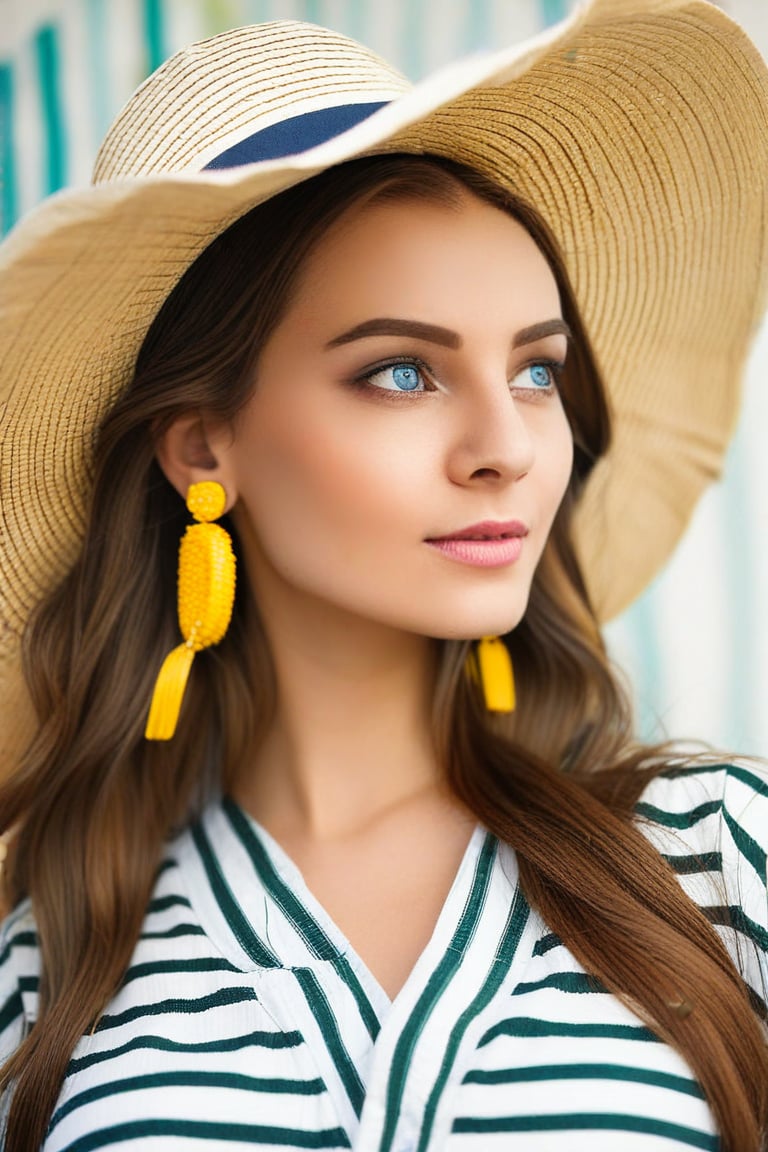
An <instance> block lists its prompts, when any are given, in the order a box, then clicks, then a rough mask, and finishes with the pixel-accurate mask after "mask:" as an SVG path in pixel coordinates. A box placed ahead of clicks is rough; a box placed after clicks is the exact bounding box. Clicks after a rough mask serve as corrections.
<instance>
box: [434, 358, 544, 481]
mask: <svg viewBox="0 0 768 1152" xmlns="http://www.w3.org/2000/svg"><path fill="white" fill-rule="evenodd" d="M454 416H455V418H456V424H455V431H454V435H453V437H452V441H451V447H450V450H449V454H448V474H449V477H450V479H451V480H452V481H453V482H454V483H456V484H462V485H466V484H470V483H486V484H488V483H490V484H495V485H501V484H505V483H510V482H512V481H515V480H521V479H522V478H523V476H525V475H526V473H527V472H529V471H530V469H531V467H532V465H533V462H534V459H535V444H534V438H533V436H532V434H531V429H530V427H529V424H528V422H527V420H526V409H525V403H524V402H523V403H521V402H520V401H518V400H516V398H515V396H514V394H513V393H512V392H511V391H510V389H509V385H508V383H507V381H506V379H505V378H503V379H501V380H495V381H493V382H486V383H478V385H477V387H473V388H470V389H467V392H466V394H465V395H464V397H463V398H462V400H461V402H459V401H458V400H457V408H456V411H455V412H454Z"/></svg>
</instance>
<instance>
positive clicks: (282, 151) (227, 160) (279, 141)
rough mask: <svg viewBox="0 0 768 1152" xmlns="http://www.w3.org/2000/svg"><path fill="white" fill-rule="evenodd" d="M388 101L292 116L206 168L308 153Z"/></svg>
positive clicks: (228, 150)
mask: <svg viewBox="0 0 768 1152" xmlns="http://www.w3.org/2000/svg"><path fill="white" fill-rule="evenodd" d="M386 103H388V101H386V100H380V101H378V102H375V103H368V104H340V105H338V106H337V107H335V108H318V109H316V111H314V112H304V113H302V114H301V115H300V116H291V117H289V118H288V119H287V120H281V121H280V122H279V123H277V124H270V125H269V127H268V128H262V129H261V131H260V132H254V133H253V135H252V136H247V137H246V138H245V140H241V141H239V143H237V144H233V145H232V147H231V148H227V149H225V151H224V152H221V153H220V154H219V155H218V156H215V157H214V158H213V160H211V161H210V163H208V164H206V165H205V168H204V169H203V171H205V170H206V169H208V168H237V167H239V166H240V165H241V164H255V163H256V162H257V161H259V160H277V159H279V157H281V156H295V155H296V154H297V153H299V152H306V151H308V150H309V149H310V148H314V147H315V146H316V145H317V144H324V143H325V141H326V140H332V139H333V137H334V136H340V135H341V133H342V132H346V131H347V129H348V128H353V127H354V126H355V124H360V123H361V122H362V121H363V120H367V119H368V117H369V116H372V115H373V113H374V112H377V111H378V109H379V108H383V107H384V105H385V104H386Z"/></svg>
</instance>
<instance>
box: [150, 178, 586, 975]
mask: <svg viewBox="0 0 768 1152" xmlns="http://www.w3.org/2000/svg"><path fill="white" fill-rule="evenodd" d="M383 317H388V318H396V319H398V320H406V321H409V322H414V321H416V322H419V323H426V324H430V325H437V326H440V327H441V328H442V329H447V330H449V331H450V332H451V333H453V334H454V335H453V338H450V339H449V338H447V337H445V338H443V337H442V336H440V338H439V340H436V339H435V337H434V334H426V335H425V334H423V333H418V334H415V335H414V334H407V335H403V334H398V335H395V334H387V333H383V334H370V333H368V334H365V333H360V332H359V326H360V325H364V324H369V323H370V321H372V320H374V319H378V318H383ZM559 317H561V310H560V302H559V297H558V292H557V287H556V284H555V281H554V278H553V276H552V273H551V272H550V270H549V267H548V266H547V264H546V261H545V260H544V258H543V256H542V255H541V253H540V252H539V250H538V248H537V247H536V245H535V243H534V242H533V240H532V239H531V238H530V236H529V235H528V234H527V233H526V232H525V230H524V229H523V228H522V226H521V225H519V224H518V223H517V222H516V221H514V220H512V219H511V218H510V217H509V216H507V215H506V214H505V213H502V212H501V211H499V210H498V209H496V208H493V207H491V206H489V205H487V204H484V203H483V202H481V201H479V200H477V199H476V198H475V197H473V196H471V195H470V194H468V193H467V194H463V196H462V200H461V204H460V206H459V207H449V206H445V205H439V204H431V203H423V202H413V201H410V202H402V203H401V202H396V203H387V204H381V203H380V204H378V205H376V204H374V205H367V206H363V207H357V208H354V207H353V208H352V209H350V210H348V211H347V212H346V213H345V214H344V215H343V216H342V217H341V218H340V220H339V221H338V222H337V223H336V225H334V227H333V228H331V229H330V230H329V232H328V233H327V234H326V235H325V237H324V238H323V240H322V241H321V242H320V244H319V245H318V246H317V248H316V249H315V250H314V252H313V253H312V255H311V256H310V258H309V260H308V261H307V263H306V265H305V267H304V269H303V271H302V274H301V276H300V279H299V282H298V286H297V290H296V292H295V293H294V296H293V299H292V301H291V302H290V305H289V307H288V309H287V311H286V314H285V315H284V317H283V319H282V321H281V323H280V324H279V325H278V327H277V328H276V330H275V331H274V333H273V334H272V337H271V338H270V340H269V341H268V343H267V345H266V346H265V348H264V350H263V352H262V356H261V358H260V362H259V366H258V371H257V380H256V382H255V388H254V391H253V393H252V396H251V399H250V401H249V402H248V404H247V405H246V407H245V408H244V409H243V410H242V412H241V413H240V414H239V416H238V418H237V420H236V422H235V424H234V427H227V428H222V427H217V426H216V425H214V424H212V423H211V421H210V420H209V419H208V418H207V416H206V414H205V413H200V412H193V413H189V414H187V415H185V416H183V417H181V418H180V419H179V420H177V421H176V423H175V424H174V425H173V426H172V427H171V428H170V429H169V431H168V432H167V433H166V435H165V436H164V438H163V441H162V442H161V444H160V445H159V446H158V459H159V461H160V463H161V466H162V467H163V469H164V471H165V473H166V475H167V476H168V478H169V480H170V481H171V483H173V484H174V485H175V486H176V487H177V489H178V490H179V492H181V493H182V494H185V493H186V490H187V487H188V486H189V484H191V483H194V482H195V481H198V480H203V479H214V480H218V481H220V482H221V483H222V484H223V485H224V487H225V489H226V491H227V495H228V504H229V506H230V507H231V508H232V509H233V517H234V520H235V524H236V526H237V530H238V534H239V536H240V539H241V543H242V546H243V551H244V556H245V568H246V578H247V579H248V580H249V581H250V583H251V586H252V588H253V590H254V594H255V596H256V599H257V602H258V603H259V605H260V609H261V615H262V618H263V621H264V626H265V630H266V633H267V639H268V642H269V644H270V648H271V651H272V655H273V659H274V663H275V668H276V673H277V680H278V698H279V705H278V712H277V715H276V717H275V721H274V724H273V727H272V729H271V731H270V733H269V734H268V737H267V739H266V741H265V742H264V743H263V744H262V745H261V746H260V747H259V748H258V749H255V750H254V754H253V758H252V761H251V762H250V763H249V764H248V765H246V766H244V771H243V775H242V779H241V781H240V783H239V786H238V788H237V790H236V798H237V799H238V800H239V802H240V803H241V804H242V805H243V806H244V807H245V808H246V809H247V810H249V811H250V812H251V813H252V814H253V815H254V816H255V817H256V818H257V819H258V820H259V821H260V822H261V823H262V824H263V825H264V826H265V827H266V828H267V829H268V830H269V831H270V832H271V833H272V835H273V836H275V838H276V839H277V840H278V841H279V842H280V843H281V844H282V846H283V847H284V848H285V849H286V851H288V852H289V854H290V855H291V856H292V858H293V859H294V861H295V862H296V863H297V865H298V866H299V867H300V868H301V870H302V872H303V874H304V877H305V879H306V881H307V883H308V885H309V887H310V889H311V890H312V891H313V892H314V894H315V895H316V896H317V898H318V899H319V900H320V902H321V903H322V904H323V905H324V907H325V908H326V910H327V911H328V913H329V914H330V915H331V916H332V917H333V919H334V920H335V921H336V923H337V924H338V925H339V927H340V928H341V930H342V931H343V932H344V933H345V934H346V936H347V938H348V939H349V940H350V943H351V944H352V946H353V948H355V950H356V951H357V952H358V954H359V955H360V956H361V957H362V959H363V960H364V961H365V962H366V963H367V965H368V967H369V969H370V970H371V972H372V973H373V974H374V976H376V978H377V979H378V980H379V983H380V984H381V986H382V987H383V988H384V990H385V991H386V992H387V993H388V994H389V995H390V996H394V995H395V994H396V993H397V991H398V990H399V988H400V987H401V986H402V984H403V983H404V981H405V979H406V978H407V976H408V974H409V972H410V971H411V969H412V968H413V965H414V962H415V960H416V959H417V958H418V956H419V954H420V953H421V951H422V950H423V948H424V947H425V945H426V943H427V942H428V940H429V937H430V935H431V933H432V931H433V929H434V925H435V921H436V919H437V917H438V915H439V912H440V909H441V907H442V905H443V902H444V900H445V897H446V894H447V892H448V889H449V888H450V885H451V883H452V881H453V878H454V876H455V873H456V869H457V867H458V864H459V862H460V860H461V857H462V855H463V852H464V850H465V848H466V844H467V841H468V839H469V837H470V835H471V832H472V829H473V826H474V819H473V817H472V816H471V814H470V813H467V812H466V811H464V810H463V809H462V808H461V807H460V806H459V805H458V804H457V802H456V801H455V800H454V799H453V798H452V797H451V796H450V795H449V794H448V793H447V790H446V788H445V786H444V784H443V779H442V773H441V769H440V765H439V764H438V763H437V759H436V756H435V754H434V750H433V748H432V743H431V737H430V723H429V710H430V700H431V692H432V687H433V683H434V673H435V644H434V638H435V637H438V638H449V637H460V638H470V637H471V638H477V637H480V636H484V635H496V634H499V633H502V632H506V631H508V630H510V629H512V628H514V627H515V626H516V625H517V624H518V623H519V621H520V619H521V618H522V616H523V614H524V612H525V608H526V605H527V601H528V596H529V592H530V587H531V581H532V578H533V574H534V571H535V568H536V564H537V562H538V560H539V558H540V556H541V553H542V550H543V548H544V545H545V543H546V540H547V536H548V534H549V531H550V528H551V524H552V520H553V518H554V515H555V512H556V510H557V507H558V505H559V503H560V501H561V499H562V496H563V494H564V491H565V488H566V485H567V482H568V478H569V475H570V471H571V464H572V440H571V435H570V430H569V428H568V424H567V421H566V418H565V415H564V412H563V409H562V405H561V402H560V398H559V396H558V393H557V389H556V387H555V388H552V387H548V386H546V385H548V383H549V370H548V369H544V370H543V371H542V369H541V368H538V369H535V368H534V367H533V366H535V365H537V364H538V365H541V364H542V362H543V361H562V360H563V359H564V358H565V355H566V350H567V338H566V336H565V335H563V334H562V333H554V334H550V335H546V336H543V337H541V338H539V339H536V340H534V341H533V342H531V341H530V340H528V339H527V338H526V342H525V343H522V344H521V343H519V341H520V339H521V333H523V336H524V337H525V330H526V329H530V328H531V326H534V325H540V324H542V323H543V322H548V321H551V320H554V319H557V318H559ZM355 329H358V335H357V338H351V337H349V338H346V337H347V336H348V334H349V333H350V332H352V333H353V335H354V330H355ZM342 338H343V339H342ZM397 358H402V361H403V362H407V364H406V363H403V368H398V369H393V367H392V360H393V359H395V360H397ZM382 364H386V365H388V367H386V368H383V367H382ZM414 364H415V365H416V367H415V374H414V369H413V367H409V365H411V366H412V365H414ZM374 369H375V372H374ZM403 369H404V370H403ZM414 380H417V388H416V389H415V390H413V391H408V392H403V391H400V392H398V391H397V388H396V385H397V383H398V382H400V383H402V382H403V381H407V382H410V383H412V382H413V381H414ZM542 384H543V385H545V386H542ZM483 520H495V521H500V520H501V521H507V520H517V521H522V522H523V523H524V524H525V526H526V528H527V530H528V532H527V535H526V537H525V540H524V543H523V548H522V553H521V555H520V558H519V559H518V560H517V561H516V562H515V563H512V564H508V565H505V566H503V567H497V568H478V567H471V566H468V565H466V564H461V563H458V562H457V561H456V560H453V559H450V558H448V557H446V556H445V555H443V554H442V553H440V552H439V551H437V550H436V549H435V548H433V547H431V546H430V545H429V544H428V543H427V542H426V541H427V540H428V539H429V538H434V537H439V536H445V535H448V534H450V533H454V532H456V531H459V530H460V529H463V528H465V527H467V526H469V525H472V524H475V523H477V522H479V521H483ZM241 578H242V574H241ZM520 690H522V691H524V686H521V688H520ZM404 908H407V909H408V914H407V915H404V914H403V910H404Z"/></svg>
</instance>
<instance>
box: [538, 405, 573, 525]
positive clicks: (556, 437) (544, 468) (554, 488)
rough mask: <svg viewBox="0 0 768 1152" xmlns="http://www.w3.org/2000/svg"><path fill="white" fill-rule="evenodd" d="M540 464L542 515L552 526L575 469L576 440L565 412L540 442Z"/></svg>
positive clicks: (559, 412)
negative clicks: (574, 442)
mask: <svg viewBox="0 0 768 1152" xmlns="http://www.w3.org/2000/svg"><path fill="white" fill-rule="evenodd" d="M537 463H538V475H539V482H540V492H541V511H542V515H543V516H544V517H545V518H546V521H547V525H548V526H549V525H551V523H552V520H553V519H554V517H555V513H556V512H557V509H558V508H559V506H560V502H561V501H562V499H563V496H564V495H565V491H566V489H567V487H568V481H569V480H570V477H571V471H572V468H573V437H572V435H571V429H570V427H569V425H568V421H567V419H566V416H565V412H564V411H563V409H562V408H560V409H559V411H558V413H557V414H555V418H554V420H553V422H552V424H551V426H550V427H549V428H548V429H547V430H546V433H545V434H544V435H542V436H541V438H540V441H539V450H538V452H537Z"/></svg>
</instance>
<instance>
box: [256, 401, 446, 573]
mask: <svg viewBox="0 0 768 1152" xmlns="http://www.w3.org/2000/svg"><path fill="white" fill-rule="evenodd" d="M344 415H345V414H344V412H343V411H342V412H338V411H337V412H336V413H335V415H334V417H332V418H329V415H328V413H327V412H325V413H323V414H319V415H318V418H317V419H313V414H312V413H311V412H307V411H305V413H304V417H305V418H304V420H302V421H298V420H297V418H296V411H295V410H292V411H290V412H288V413H286V414H285V415H284V418H283V416H282V414H281V417H280V418H278V419H276V418H274V417H275V414H274V413H272V414H270V419H269V420H266V419H265V420H264V421H263V422H262V427H264V428H267V427H268V428H269V434H268V435H266V434H265V435H263V436H259V435H258V434H256V435H250V436H249V435H246V436H245V437H244V442H246V443H247V449H245V450H244V451H243V452H241V453H240V454H239V456H240V459H239V468H238V471H239V473H240V485H239V487H240V497H241V500H242V503H243V505H244V508H245V510H246V511H247V513H248V518H249V520H250V521H251V523H252V524H254V525H257V526H258V535H259V538H260V541H261V544H262V547H263V549H264V550H265V551H266V552H268V553H269V554H270V555H271V558H272V559H273V561H274V562H276V563H277V564H278V565H279V566H281V567H283V566H286V565H287V566H290V568H291V569H293V568H294V567H295V566H296V565H297V564H298V565H301V564H306V563H307V560H308V558H309V556H310V555H311V556H312V557H314V559H315V561H317V562H320V563H324V562H325V561H326V560H328V561H329V562H332V563H333V564H334V565H336V566H337V565H338V563H339V559H340V558H341V557H343V558H344V559H346V560H350V559H352V558H355V559H363V558H364V557H365V556H366V555H367V554H368V553H370V552H374V551H376V549H377V545H380V544H381V543H382V542H383V539H384V538H385V537H386V535H387V533H388V531H389V530H390V529H392V530H393V531H395V530H398V531H400V532H402V530H403V526H404V524H403V518H404V516H405V517H406V518H408V517H410V518H413V516H414V511H415V503H414V497H415V494H417V493H418V491H419V489H420V487H421V483H420V482H421V481H422V480H423V473H422V469H423V467H424V456H423V454H421V453H416V452H414V451H412V450H409V447H408V441H407V438H402V437H398V436H396V435H393V433H392V430H391V429H389V428H386V429H382V421H381V420H380V419H379V421H378V422H376V421H374V420H372V421H370V425H371V426H370V427H366V424H368V422H367V421H365V420H363V421H362V422H360V421H355V422H354V423H353V422H350V421H349V420H345V419H344ZM253 425H254V426H255V420H254V421H253Z"/></svg>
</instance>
